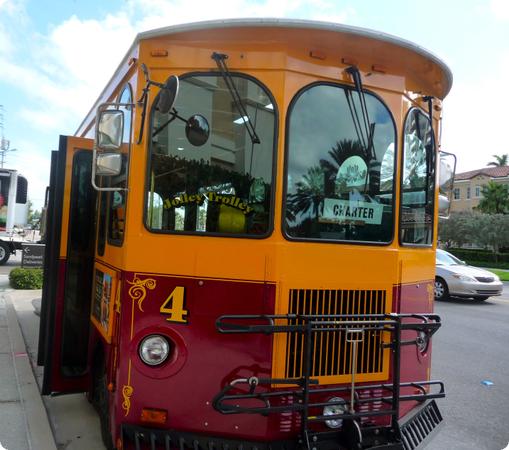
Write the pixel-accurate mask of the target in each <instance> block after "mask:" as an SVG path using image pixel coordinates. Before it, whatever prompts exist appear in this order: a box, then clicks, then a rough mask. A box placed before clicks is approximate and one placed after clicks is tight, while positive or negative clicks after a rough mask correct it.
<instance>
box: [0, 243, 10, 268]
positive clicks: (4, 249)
mask: <svg viewBox="0 0 509 450" xmlns="http://www.w3.org/2000/svg"><path fill="white" fill-rule="evenodd" d="M10 256H11V249H10V247H9V245H8V244H7V243H6V242H3V241H0V266H3V265H4V264H5V263H6V262H7V261H8V260H9V257H10Z"/></svg>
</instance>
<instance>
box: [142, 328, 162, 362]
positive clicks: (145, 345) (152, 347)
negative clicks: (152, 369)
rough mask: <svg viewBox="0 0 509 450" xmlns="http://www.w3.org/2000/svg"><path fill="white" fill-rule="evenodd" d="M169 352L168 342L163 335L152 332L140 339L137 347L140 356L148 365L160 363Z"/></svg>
mask: <svg viewBox="0 0 509 450" xmlns="http://www.w3.org/2000/svg"><path fill="white" fill-rule="evenodd" d="M169 353H170V344H169V343H168V340H167V339H166V338H165V337H163V336H160V335H158V334H153V335H151V336H147V337H146V338H144V339H143V340H142V341H141V344H140V348H139V354H140V358H141V360H142V361H143V362H144V363H145V364H148V365H149V366H157V365H159V364H162V363H163V362H164V361H166V358H168V355H169Z"/></svg>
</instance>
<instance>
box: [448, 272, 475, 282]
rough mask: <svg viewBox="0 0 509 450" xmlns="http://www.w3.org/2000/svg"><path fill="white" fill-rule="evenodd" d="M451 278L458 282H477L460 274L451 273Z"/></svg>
mask: <svg viewBox="0 0 509 450" xmlns="http://www.w3.org/2000/svg"><path fill="white" fill-rule="evenodd" d="M452 276H453V277H454V278H457V279H458V280H461V281H477V280H476V279H475V278H473V277H469V276H468V275H463V274H460V273H453V274H452Z"/></svg>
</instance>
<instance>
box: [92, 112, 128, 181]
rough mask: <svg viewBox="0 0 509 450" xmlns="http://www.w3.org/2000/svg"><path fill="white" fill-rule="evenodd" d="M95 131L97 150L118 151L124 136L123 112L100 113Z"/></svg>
mask: <svg viewBox="0 0 509 450" xmlns="http://www.w3.org/2000/svg"><path fill="white" fill-rule="evenodd" d="M96 130H97V131H96V136H95V142H96V145H97V148H98V149H99V150H104V151H111V150H119V149H120V147H122V136H123V134H124V112H123V111H119V110H115V109H106V110H103V111H100V112H99V114H98V117H97V128H96ZM98 175H99V174H98Z"/></svg>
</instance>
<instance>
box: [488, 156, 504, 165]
mask: <svg viewBox="0 0 509 450" xmlns="http://www.w3.org/2000/svg"><path fill="white" fill-rule="evenodd" d="M507 157H508V155H507V153H506V154H505V155H493V158H495V160H496V161H491V162H489V163H488V166H495V167H504V166H507V162H508V161H507Z"/></svg>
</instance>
